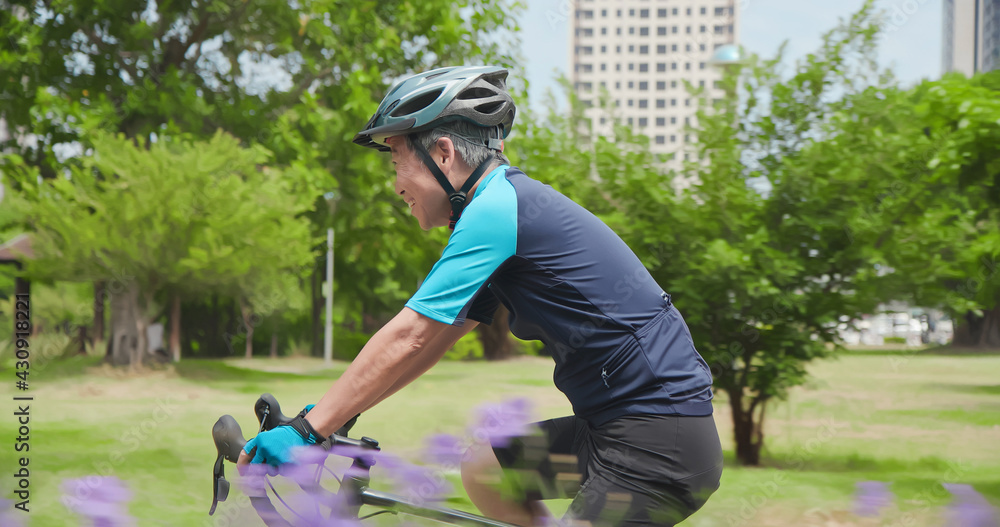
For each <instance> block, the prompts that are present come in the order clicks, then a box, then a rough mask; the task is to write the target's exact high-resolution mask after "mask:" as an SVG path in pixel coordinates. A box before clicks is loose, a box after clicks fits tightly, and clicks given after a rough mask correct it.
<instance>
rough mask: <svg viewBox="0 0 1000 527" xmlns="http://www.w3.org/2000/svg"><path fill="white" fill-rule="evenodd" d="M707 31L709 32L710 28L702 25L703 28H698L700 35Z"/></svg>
mask: <svg viewBox="0 0 1000 527" xmlns="http://www.w3.org/2000/svg"><path fill="white" fill-rule="evenodd" d="M707 31H708V28H706V27H705V26H704V25H701V26H699V27H698V32H699V33H705V32H707Z"/></svg>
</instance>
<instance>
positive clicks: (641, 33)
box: [639, 27, 649, 37]
mask: <svg viewBox="0 0 1000 527" xmlns="http://www.w3.org/2000/svg"><path fill="white" fill-rule="evenodd" d="M639 36H640V37H648V36H649V28H648V27H640V28H639Z"/></svg>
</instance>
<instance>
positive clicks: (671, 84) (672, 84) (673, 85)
mask: <svg viewBox="0 0 1000 527" xmlns="http://www.w3.org/2000/svg"><path fill="white" fill-rule="evenodd" d="M675 69H676V68H675ZM670 87H671V88H676V87H677V81H670Z"/></svg>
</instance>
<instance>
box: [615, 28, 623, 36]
mask: <svg viewBox="0 0 1000 527" xmlns="http://www.w3.org/2000/svg"><path fill="white" fill-rule="evenodd" d="M615 34H616V35H621V34H622V28H620V27H619V28H615Z"/></svg>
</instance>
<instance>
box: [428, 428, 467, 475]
mask: <svg viewBox="0 0 1000 527" xmlns="http://www.w3.org/2000/svg"><path fill="white" fill-rule="evenodd" d="M464 455H465V447H464V446H463V445H462V441H461V440H460V439H459V438H457V437H455V436H453V435H450V434H437V435H433V436H430V437H428V438H427V439H425V440H424V456H426V459H427V460H428V461H430V462H431V463H437V464H438V465H444V466H446V467H458V466H460V465H461V464H462V458H463V457H464Z"/></svg>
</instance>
